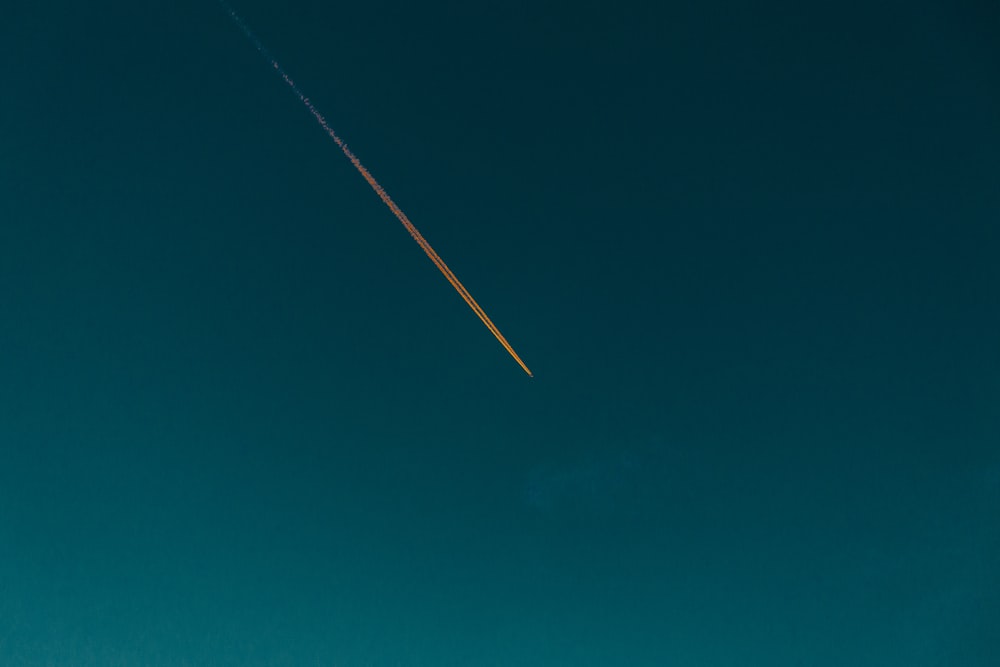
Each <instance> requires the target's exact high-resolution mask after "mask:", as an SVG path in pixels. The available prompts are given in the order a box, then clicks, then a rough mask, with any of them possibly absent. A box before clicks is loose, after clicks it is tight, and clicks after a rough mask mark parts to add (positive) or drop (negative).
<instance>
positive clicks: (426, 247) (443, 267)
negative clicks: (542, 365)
mask: <svg viewBox="0 0 1000 667" xmlns="http://www.w3.org/2000/svg"><path fill="white" fill-rule="evenodd" d="M219 4H220V5H222V6H223V8H224V9H225V10H226V12H227V13H228V14H229V16H230V18H232V19H233V22H234V23H236V25H237V26H239V28H240V30H242V31H243V34H245V35H246V36H247V39H249V40H250V41H251V42H253V45H254V46H255V47H256V48H257V50H258V51H259V52H260V54H261V55H262V56H264V57H265V58H266V59H267V60H268V62H270V63H271V66H272V67H273V68H274V69H275V71H277V72H278V74H279V75H280V76H281V78H282V79H284V81H285V83H287V84H288V87H289V88H291V89H292V92H293V93H295V96H296V97H298V98H299V101H300V102H302V104H304V105H305V106H306V108H307V109H309V113H311V114H312V115H313V117H314V118H315V119H316V122H318V123H319V125H320V127H322V128H323V129H324V130H325V131H326V133H327V134H328V135H330V138H331V139H333V140H334V141H335V142H336V143H337V146H339V147H340V150H342V151H343V152H344V155H346V156H347V159H349V160H350V161H351V164H353V165H354V168H355V169H357V170H358V172H359V173H360V174H361V175H362V176H363V177H364V179H365V180H366V181H368V185H370V186H371V188H372V190H374V191H375V193H376V194H377V195H378V196H379V197H380V198H381V199H382V201H383V202H384V203H385V205H386V206H388V207H389V210H390V211H392V212H393V214H394V215H395V216H396V218H397V219H398V220H399V221H400V222H401V223H403V226H404V227H406V231H408V232H410V236H412V237H413V240H415V241H416V242H417V245H419V246H420V247H421V248H423V251H424V252H425V253H427V256H428V257H430V259H431V261H432V262H434V266H436V267H438V269H439V270H440V271H441V273H443V274H444V277H445V278H447V279H448V282H449V283H451V286H452V287H454V288H455V291H456V292H458V294H459V296H461V297H462V298H463V299H465V303H467V304H469V308H472V312H474V313H475V314H476V315H477V316H478V317H479V319H480V320H482V322H483V324H485V325H486V328H487V329H489V330H490V332H491V333H492V334H493V335H494V336H496V339H497V340H498V341H500V344H501V345H503V347H504V349H505V350H507V352H509V353H510V356H512V357H514V361H516V362H517V363H518V364H519V365H520V366H521V368H523V369H524V372H525V373H527V374H528V376H529V377H535V376H534V375H533V374H532V372H531V371H530V370H529V369H528V367H527V366H526V365H525V363H524V362H523V361H521V357H519V356H517V352H515V351H514V348H513V347H511V346H510V343H508V342H507V339H506V338H504V337H503V334H502V333H500V330H499V329H497V327H496V325H495V324H493V321H492V320H491V319H490V318H489V316H488V315H487V314H486V311H484V310H483V309H482V307H481V306H480V305H479V304H478V303H476V300H475V299H473V298H472V295H471V294H469V290H467V289H465V285H463V284H462V283H461V282H459V280H458V278H457V277H456V276H455V274H454V273H452V271H451V269H449V268H448V265H447V264H445V263H444V260H443V259H441V257H440V256H439V255H438V254H437V252H435V251H434V248H432V247H431V244H430V243H428V242H427V239H425V238H424V237H423V235H422V234H421V233H420V232H419V231H418V230H417V228H416V227H415V226H414V225H413V223H412V222H410V219H409V218H408V217H406V214H405V213H403V210H402V209H400V208H399V206H397V205H396V202H394V201H392V198H391V197H389V194H388V193H387V192H386V191H385V188H383V187H382V186H381V185H379V184H378V181H376V180H375V177H374V176H372V175H371V172H369V171H368V170H367V169H366V168H365V166H364V165H363V164H361V160H359V159H358V158H357V156H356V155H355V154H354V153H352V152H351V150H350V149H349V148H348V147H347V144H346V143H344V140H343V139H341V138H340V137H338V136H337V133H336V132H334V131H333V128H332V127H330V125H329V124H328V123H327V122H326V119H325V118H323V115H322V114H321V113H320V112H319V111H318V110H317V109H316V107H315V106H313V103H312V102H310V101H309V98H308V97H306V96H305V95H304V94H303V93H302V91H301V90H299V87H298V86H297V85H295V82H294V81H292V79H291V77H289V76H288V73H287V72H285V70H284V68H283V67H282V66H281V65H279V64H278V61H277V60H275V59H274V57H273V56H272V55H271V54H270V53H268V52H267V49H265V48H264V45H263V44H262V43H261V41H260V40H259V39H258V38H257V35H255V34H254V33H253V31H252V30H250V28H249V27H248V26H247V24H246V23H244V22H243V19H241V18H240V16H239V15H238V14H237V13H236V11H235V10H234V9H233V8H232V7H230V6H229V5H228V4H226V2H224V0H219Z"/></svg>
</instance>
